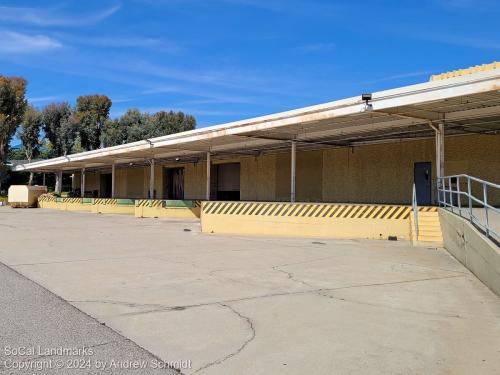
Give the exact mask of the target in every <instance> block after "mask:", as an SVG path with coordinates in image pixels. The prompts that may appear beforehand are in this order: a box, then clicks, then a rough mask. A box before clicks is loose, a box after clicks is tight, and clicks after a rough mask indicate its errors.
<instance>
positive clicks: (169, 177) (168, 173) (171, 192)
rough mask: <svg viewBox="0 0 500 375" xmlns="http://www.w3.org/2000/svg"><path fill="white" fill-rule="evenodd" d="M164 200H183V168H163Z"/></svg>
mask: <svg viewBox="0 0 500 375" xmlns="http://www.w3.org/2000/svg"><path fill="white" fill-rule="evenodd" d="M164 176H165V179H164V189H163V191H164V193H163V195H164V198H165V199H184V168H165V174H164Z"/></svg>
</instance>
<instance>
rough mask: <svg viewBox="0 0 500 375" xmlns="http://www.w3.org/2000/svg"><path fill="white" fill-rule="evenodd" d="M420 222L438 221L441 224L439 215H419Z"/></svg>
mask: <svg viewBox="0 0 500 375" xmlns="http://www.w3.org/2000/svg"><path fill="white" fill-rule="evenodd" d="M418 222H419V223H420V222H426V223H438V224H439V217H419V218H418Z"/></svg>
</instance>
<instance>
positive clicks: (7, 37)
mask: <svg viewBox="0 0 500 375" xmlns="http://www.w3.org/2000/svg"><path fill="white" fill-rule="evenodd" d="M0 40H1V41H2V42H1V43H0V52H2V53H36V52H44V51H49V50H54V49H58V48H61V47H62V46H63V45H62V44H61V42H59V41H58V40H56V39H53V38H51V37H48V36H46V35H39V34H38V35H28V34H21V33H18V32H15V31H0Z"/></svg>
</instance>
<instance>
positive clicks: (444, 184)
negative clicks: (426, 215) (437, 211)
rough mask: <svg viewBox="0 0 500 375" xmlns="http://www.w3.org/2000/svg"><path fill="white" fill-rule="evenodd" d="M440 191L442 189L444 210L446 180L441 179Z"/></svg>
mask: <svg viewBox="0 0 500 375" xmlns="http://www.w3.org/2000/svg"><path fill="white" fill-rule="evenodd" d="M441 179H442V182H441V189H443V207H444V208H446V178H444V177H443V178H441Z"/></svg>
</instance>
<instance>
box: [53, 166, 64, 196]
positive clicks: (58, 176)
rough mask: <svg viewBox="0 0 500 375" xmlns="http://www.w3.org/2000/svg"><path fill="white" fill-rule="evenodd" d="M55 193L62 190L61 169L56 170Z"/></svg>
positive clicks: (59, 192)
mask: <svg viewBox="0 0 500 375" xmlns="http://www.w3.org/2000/svg"><path fill="white" fill-rule="evenodd" d="M54 190H55V191H56V193H57V194H61V192H62V171H59V172H56V186H55V189H54Z"/></svg>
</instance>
